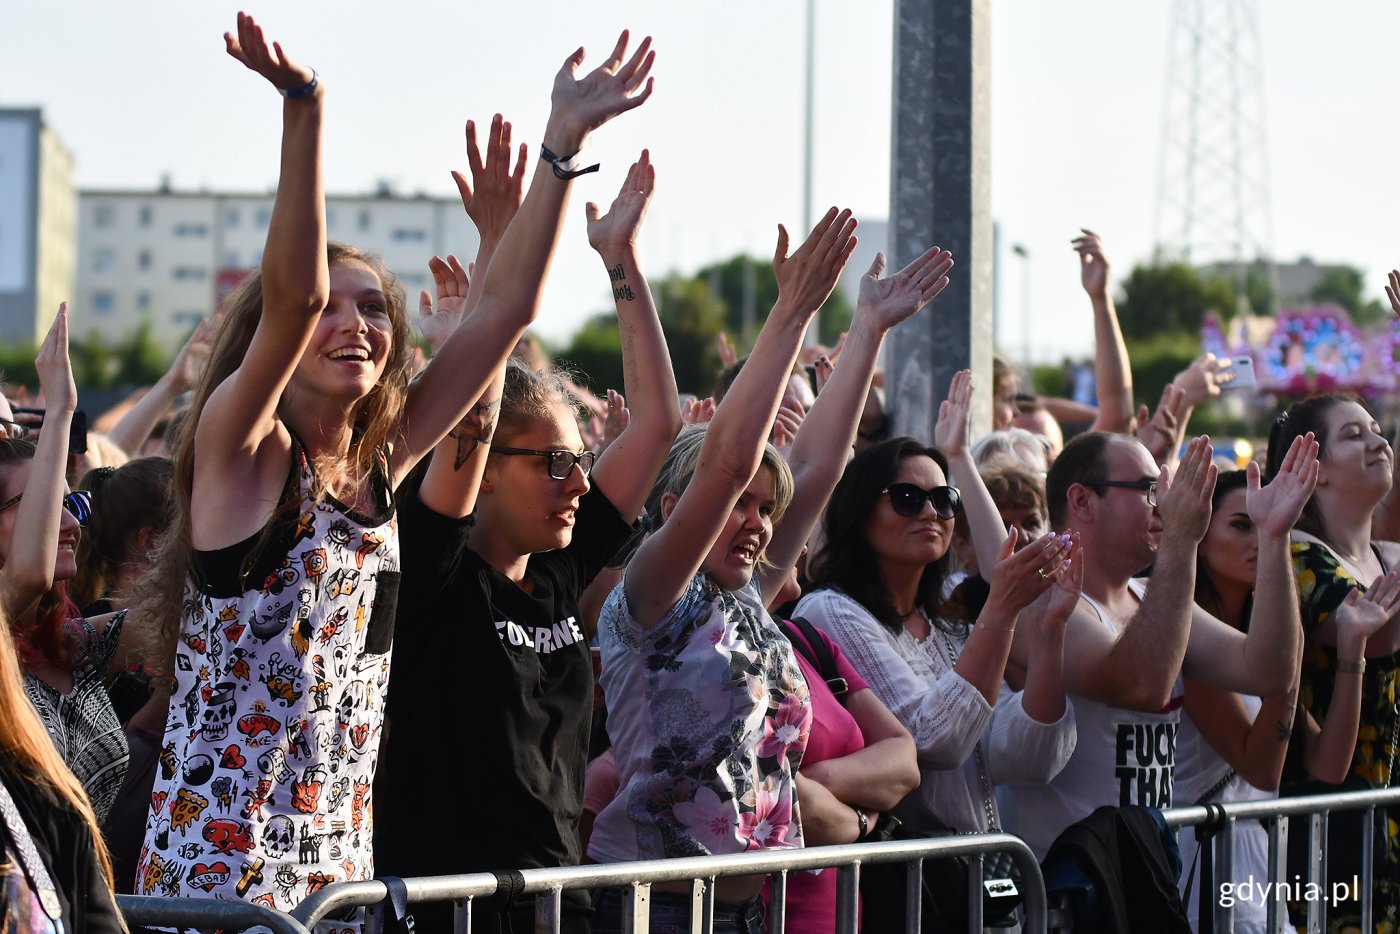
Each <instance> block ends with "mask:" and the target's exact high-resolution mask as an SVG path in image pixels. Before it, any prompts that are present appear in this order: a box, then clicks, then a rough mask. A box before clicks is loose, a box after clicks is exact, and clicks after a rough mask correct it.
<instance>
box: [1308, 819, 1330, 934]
mask: <svg viewBox="0 0 1400 934" xmlns="http://www.w3.org/2000/svg"><path fill="white" fill-rule="evenodd" d="M1308 883H1309V884H1310V885H1311V884H1314V883H1315V884H1316V885H1317V886H1318V890H1319V891H1321V890H1322V888H1324V887H1325V886H1326V885H1327V812H1326V811H1320V812H1318V813H1317V814H1313V815H1310V816H1309V817H1308ZM1329 895H1330V892H1329ZM1326 927H1327V899H1325V898H1312V899H1308V931H1309V932H1312V931H1317V932H1319V934H1321V932H1322V930H1323V929H1325V928H1326Z"/></svg>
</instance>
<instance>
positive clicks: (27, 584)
mask: <svg viewBox="0 0 1400 934" xmlns="http://www.w3.org/2000/svg"><path fill="white" fill-rule="evenodd" d="M34 368H35V369H36V370H37V371H38V373H39V389H40V391H42V392H43V394H44V406H45V410H44V427H43V430H42V431H40V432H39V441H38V445H37V450H36V451H35V452H34V459H33V460H32V461H30V467H29V479H28V481H27V482H26V483H25V485H24V489H23V490H17V491H15V492H14V493H11V494H10V495H11V496H14V495H16V493H19V494H22V495H23V498H22V499H21V500H20V501H19V502H18V503H17V504H16V505H13V506H11V507H10V508H11V509H13V510H15V524H14V529H13V531H12V532H11V535H10V541H11V542H12V543H13V544H12V547H11V548H10V554H9V555H7V556H6V560H5V563H4V566H3V567H0V584H3V587H4V590H3V593H4V609H5V611H6V613H7V614H8V615H9V617H10V619H17V618H18V617H20V616H21V615H23V614H24V613H26V612H28V611H29V609H30V608H31V607H33V606H34V604H35V603H37V602H38V601H39V598H40V597H42V596H43V595H44V594H45V593H47V592H48V591H49V588H51V587H53V585H54V575H55V574H56V573H57V568H58V542H59V534H60V531H61V529H62V526H63V508H64V507H63V497H64V494H65V493H66V492H67V485H66V480H65V470H66V468H67V466H68V435H69V432H70V428H71V423H72V420H73V412H74V411H75V410H76V409H77V407H78V390H77V388H76V387H75V386H74V385H73V367H72V364H71V363H70V362H69V359H68V303H67V302H64V303H63V304H61V305H59V306H58V315H57V317H55V318H54V319H53V324H52V325H50V326H49V333H48V334H47V335H45V337H44V343H43V344H41V345H40V346H39V355H38V356H37V357H35V359H34ZM73 545H74V547H75V548H76V547H77V542H76V541H74V542H73Z"/></svg>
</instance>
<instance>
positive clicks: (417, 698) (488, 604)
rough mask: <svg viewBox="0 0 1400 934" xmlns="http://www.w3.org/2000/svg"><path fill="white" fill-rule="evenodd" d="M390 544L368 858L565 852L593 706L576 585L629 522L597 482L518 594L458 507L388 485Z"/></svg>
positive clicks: (412, 862)
mask: <svg viewBox="0 0 1400 934" xmlns="http://www.w3.org/2000/svg"><path fill="white" fill-rule="evenodd" d="M399 496H400V503H399V535H400V542H401V547H402V553H403V564H402V568H403V586H402V588H401V591H400V599H399V614H398V626H397V630H396V642H395V645H394V663H393V668H392V671H391V675H390V682H389V700H388V708H387V712H388V717H389V729H388V733H387V735H386V738H385V741H384V748H383V750H382V752H381V755H380V763H381V773H383V781H382V783H380V784H379V785H378V787H377V788H376V796H375V815H374V816H375V840H374V849H375V869H376V872H377V873H378V874H379V875H399V876H425V875H442V874H445V873H461V872H478V871H490V870H504V869H524V868H531V867H553V866H571V865H576V864H577V863H578V861H579V846H578V820H579V815H580V814H581V813H582V810H583V776H584V767H585V765H586V763H587V751H588V740H589V730H590V718H591V715H592V712H593V667H592V663H591V660H590V657H589V650H588V637H587V635H586V633H585V632H584V630H583V627H582V625H581V624H580V623H579V622H578V598H579V594H580V593H582V591H583V590H584V588H585V587H587V586H588V584H589V582H590V581H592V579H593V578H594V577H595V576H596V575H597V574H598V572H599V571H600V570H602V568H603V566H604V564H606V563H607V561H608V560H609V559H610V558H611V557H612V556H613V555H614V554H615V553H616V552H617V550H618V548H619V547H620V546H621V544H622V543H623V542H624V541H625V540H626V539H627V537H628V535H629V534H630V533H631V531H632V528H631V526H630V525H629V523H628V522H627V521H625V520H624V519H623V518H622V517H621V516H620V515H619V514H618V511H617V509H616V508H615V507H614V506H613V505H612V503H611V502H609V501H608V499H607V497H606V496H604V495H603V494H602V493H601V492H600V491H599V490H598V488H597V487H596V486H595V487H593V488H592V489H591V490H590V491H589V492H588V493H586V494H584V496H583V497H582V498H581V499H580V501H579V507H578V511H577V513H576V521H575V525H574V534H573V541H572V543H571V544H570V545H569V547H567V548H563V549H560V550H558V551H550V552H541V553H539V554H535V555H532V556H531V557H530V561H529V565H528V568H527V572H526V573H527V574H528V575H529V577H530V579H531V580H532V581H533V585H534V587H533V591H532V592H531V593H528V594H527V593H526V592H525V591H523V590H522V589H520V588H519V587H518V586H516V585H515V584H514V583H513V582H512V581H510V580H509V579H508V578H506V577H505V576H504V575H502V574H501V573H500V572H499V571H497V570H496V569H495V568H493V567H491V566H490V565H488V564H487V563H486V562H485V561H483V560H482V559H481V558H480V557H478V556H477V555H476V554H475V553H474V552H472V551H471V550H470V549H468V548H467V547H466V546H465V542H466V533H467V530H468V528H469V526H470V521H469V520H454V519H448V518H446V517H444V516H441V515H439V514H437V513H435V512H433V511H432V510H430V509H429V508H427V507H426V506H424V505H423V503H422V501H421V500H420V498H419V493H418V488H417V486H416V484H405V487H404V488H403V489H402V490H401V491H400V494H399Z"/></svg>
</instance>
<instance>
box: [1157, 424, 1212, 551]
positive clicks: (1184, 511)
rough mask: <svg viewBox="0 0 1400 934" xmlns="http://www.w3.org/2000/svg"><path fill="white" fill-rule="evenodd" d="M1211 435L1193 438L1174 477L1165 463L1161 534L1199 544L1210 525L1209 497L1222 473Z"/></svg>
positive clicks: (1159, 506)
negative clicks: (1220, 472) (1213, 459)
mask: <svg viewBox="0 0 1400 934" xmlns="http://www.w3.org/2000/svg"><path fill="white" fill-rule="evenodd" d="M1213 453H1214V451H1213V449H1212V448H1211V446H1210V437H1209V436H1208V435H1201V436H1200V437H1199V438H1192V439H1191V442H1190V443H1189V444H1187V445H1186V455H1185V456H1184V457H1182V458H1181V463H1180V464H1178V465H1177V468H1176V476H1175V477H1172V476H1171V475H1170V474H1169V473H1168V471H1167V468H1166V467H1163V468H1162V469H1161V472H1160V473H1159V474H1158V477H1157V511H1158V512H1159V513H1161V514H1162V534H1163V535H1175V536H1179V537H1181V538H1184V539H1189V540H1190V542H1191V543H1192V545H1196V544H1198V543H1199V542H1200V540H1201V539H1202V538H1203V537H1204V536H1205V534H1206V528H1207V527H1208V526H1209V525H1210V513H1211V506H1210V498H1211V495H1212V494H1213V493H1214V492H1215V478H1216V476H1217V475H1218V474H1219V471H1218V470H1217V469H1216V466H1215V464H1214V462H1212V460H1211V457H1212V455H1213Z"/></svg>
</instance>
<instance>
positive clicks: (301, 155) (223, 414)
mask: <svg viewBox="0 0 1400 934" xmlns="http://www.w3.org/2000/svg"><path fill="white" fill-rule="evenodd" d="M224 43H225V46H226V48H227V51H228V54H229V55H231V56H232V57H233V58H235V59H237V60H238V61H240V62H242V63H243V64H244V65H245V66H247V67H248V68H249V69H251V70H252V71H255V72H257V73H258V74H259V75H261V76H262V77H263V78H265V79H266V80H267V81H268V83H269V84H271V85H272V86H273V87H274V88H276V89H278V90H279V91H282V92H284V93H286V95H287V96H285V97H284V100H283V101H282V160H281V172H280V174H279V176H278V181H277V197H276V199H275V200H274V201H273V207H272V218H271V220H270V221H269V223H268V228H267V244H266V247H265V248H264V250H263V261H262V317H261V318H260V319H259V320H258V326H257V330H256V331H255V332H254V334H253V339H252V342H251V343H250V344H249V347H248V352H247V354H246V355H245V356H244V358H243V362H242V363H240V364H239V366H238V368H237V369H236V370H234V371H233V373H232V374H231V375H230V376H229V377H228V378H227V379H226V380H224V381H223V383H222V384H220V385H219V387H218V388H217V389H215V390H214V391H213V392H212V393H211V395H210V397H209V400H208V402H207V403H206V404H205V406H204V410H203V412H202V413H201V415H200V419H199V424H198V426H197V429H196V435H195V451H196V459H195V463H196V479H197V480H203V479H212V480H215V481H216V483H217V487H216V488H214V489H212V490H211V489H209V488H208V487H207V486H206V485H205V484H203V483H201V484H200V486H201V487H203V488H205V489H206V490H207V491H208V492H209V493H210V494H214V495H217V493H222V494H223V495H222V496H220V497H219V499H220V500H226V499H227V498H228V497H229V496H233V495H238V496H242V495H243V490H244V488H245V484H246V483H247V482H248V481H250V480H252V478H253V477H254V476H255V475H256V474H257V473H258V472H259V468H260V467H261V468H262V469H263V470H264V471H268V472H276V473H283V472H285V471H286V464H285V461H282V460H280V458H278V457H274V456H273V455H275V454H279V453H280V455H281V456H283V457H284V456H285V455H286V452H287V451H289V450H290V449H291V438H290V436H289V435H288V434H287V432H286V430H285V429H281V430H279V428H278V422H277V420H276V417H275V414H276V409H277V404H278V402H279V400H280V399H281V398H282V391H283V390H284V389H285V388H286V386H287V383H288V382H289V381H290V380H291V378H292V371H293V370H295V369H296V366H297V363H298V362H299V361H300V360H301V356H302V352H303V351H304V350H305V349H306V345H307V343H308V342H309V341H310V339H311V334H312V332H313V331H314V329H315V327H316V322H317V320H318V319H319V318H320V315H321V312H322V310H324V309H325V307H326V303H327V301H328V300H329V298H330V271H329V269H328V267H327V263H326V205H325V190H324V180H323V177H322V164H321V161H322V160H321V124H322V119H323V116H324V101H325V95H326V87H325V82H323V81H321V80H320V79H319V78H317V76H316V73H315V72H314V71H313V70H312V69H311V68H309V67H307V66H306V65H302V64H300V63H298V62H296V61H293V60H292V59H291V58H290V57H289V56H288V55H287V54H286V53H285V52H283V51H282V47H281V45H279V44H278V43H276V42H274V43H271V44H270V45H269V44H268V41H267V39H266V37H265V36H264V35H263V31H262V27H260V26H259V25H258V24H257V22H256V21H254V19H253V18H252V17H251V16H248V15H247V14H244V13H239V14H238V32H237V35H234V34H233V33H225V34H224ZM308 89H309V90H308ZM274 435H275V438H274ZM270 438H273V439H274V440H273V442H272V444H270V445H269V444H268V443H267V442H268V440H269V439H270ZM274 461H276V463H274ZM216 491H217V492H216ZM204 502H205V505H206V507H208V510H207V511H208V512H212V513H222V512H224V511H226V507H228V506H230V505H231V504H230V503H228V502H220V501H216V500H210V499H206V500H204ZM196 506H198V504H196ZM194 517H195V520H196V534H198V530H199V528H200V526H201V525H202V523H201V522H200V521H199V520H200V519H201V511H200V510H198V509H196V511H195V514H194Z"/></svg>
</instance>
